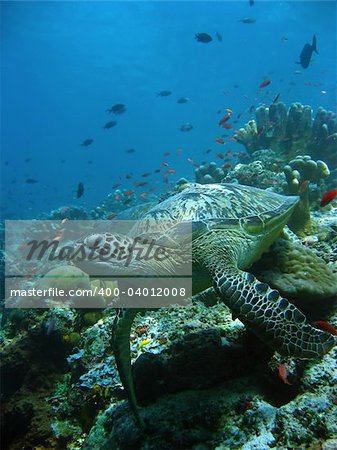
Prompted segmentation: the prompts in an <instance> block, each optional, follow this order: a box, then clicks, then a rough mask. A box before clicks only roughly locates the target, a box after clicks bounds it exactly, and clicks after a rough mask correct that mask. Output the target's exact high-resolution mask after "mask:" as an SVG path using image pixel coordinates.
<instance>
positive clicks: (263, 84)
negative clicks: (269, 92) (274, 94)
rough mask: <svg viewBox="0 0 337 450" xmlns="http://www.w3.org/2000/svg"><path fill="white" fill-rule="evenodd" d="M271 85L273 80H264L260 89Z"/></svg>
mask: <svg viewBox="0 0 337 450" xmlns="http://www.w3.org/2000/svg"><path fill="white" fill-rule="evenodd" d="M270 83H271V80H264V81H262V83H261V84H260V86H259V87H260V88H264V87H266V86H268V85H269V84H270Z"/></svg>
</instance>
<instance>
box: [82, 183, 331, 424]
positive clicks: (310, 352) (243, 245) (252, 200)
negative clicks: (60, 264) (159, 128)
mask: <svg viewBox="0 0 337 450" xmlns="http://www.w3.org/2000/svg"><path fill="white" fill-rule="evenodd" d="M298 201H299V198H298V197H295V196H291V197H289V196H283V195H279V194H276V193H273V192H270V191H264V190H261V189H257V188H254V187H250V186H242V185H238V184H206V185H201V184H197V183H195V184H188V185H186V188H185V189H182V190H181V192H179V193H177V194H176V195H173V196H171V197H169V198H167V199H166V200H164V201H162V202H161V203H159V204H157V205H156V206H154V207H152V208H151V209H150V210H149V211H148V212H147V213H146V214H145V216H144V217H143V218H142V219H141V220H140V221H139V222H137V223H136V225H135V226H134V228H133V229H132V230H131V231H130V233H129V235H128V237H121V236H120V235H109V234H106V235H104V234H102V235H97V234H95V235H92V236H89V237H88V238H86V239H84V241H82V242H80V243H79V244H78V245H81V246H82V247H83V246H84V248H85V250H86V251H87V252H88V253H90V252H91V253H92V252H93V251H94V252H95V253H97V254H99V252H100V251H101V250H102V249H103V248H104V249H105V252H106V251H107V249H109V246H110V248H111V249H112V248H113V244H114V243H116V241H118V243H123V245H129V244H130V241H128V240H129V239H132V237H134V236H138V235H139V234H142V235H144V233H145V235H146V230H149V227H150V224H151V223H152V224H156V225H157V228H151V233H153V229H157V230H158V231H157V234H158V236H157V238H158V239H162V238H163V237H165V238H167V241H168V242H173V243H174V235H173V234H172V228H171V227H170V226H169V224H170V223H171V222H170V221H178V223H189V222H192V230H193V232H192V248H193V252H192V255H193V287H194V291H198V290H199V291H200V290H203V289H204V288H205V287H207V282H206V281H205V280H206V279H210V280H211V281H210V283H209V284H208V286H211V284H212V281H213V288H214V290H215V292H216V294H217V296H218V298H219V299H220V300H222V301H223V302H224V303H225V304H226V305H227V306H228V307H229V308H230V309H231V311H232V314H233V316H234V317H237V318H239V319H240V320H241V321H242V322H243V323H244V324H245V325H246V326H247V327H248V328H250V329H251V330H252V331H253V332H254V333H255V334H256V335H257V336H258V337H259V338H260V339H262V340H263V341H264V342H265V343H266V344H268V345H269V346H270V347H272V348H273V349H274V350H276V351H278V352H279V353H280V354H283V355H288V356H295V357H299V358H311V357H317V356H321V355H323V354H325V353H326V352H328V351H329V350H330V349H331V348H332V347H333V346H334V344H335V338H334V337H333V336H332V335H330V334H328V333H325V332H323V331H321V330H318V329H316V328H314V327H312V326H311V325H310V324H309V323H307V321H306V317H305V316H304V314H302V312H300V311H299V309H297V308H296V307H295V306H294V305H293V304H291V303H289V301H288V300H286V299H285V298H283V297H282V296H281V295H280V294H279V292H278V291H276V290H275V289H272V288H270V287H269V286H268V285H267V284H266V283H262V282H260V281H259V280H258V279H256V278H255V276H253V275H252V274H250V273H249V272H246V271H245V270H246V269H247V268H249V267H250V266H251V264H252V263H253V262H254V261H256V260H258V259H259V258H260V256H261V254H262V253H263V252H264V251H265V250H266V249H267V248H268V247H269V246H270V245H271V244H272V243H273V242H274V241H275V239H276V238H277V237H278V236H279V235H280V233H281V231H282V229H283V227H284V226H285V225H286V223H287V221H288V219H289V218H290V216H291V215H292V213H293V210H294V208H295V206H296V205H297V203H298ZM149 234H150V233H149ZM97 237H100V238H101V240H100V242H101V244H97ZM151 237H153V234H152V235H151ZM180 263H181V261H179V260H177V261H176V264H180ZM75 264H77V265H78V266H79V267H80V268H82V269H83V270H84V271H86V272H89V273H90V272H92V269H93V267H97V265H100V269H101V270H103V272H104V273H105V274H109V273H111V274H114V275H116V274H119V275H123V273H125V267H124V266H122V265H121V264H120V262H118V261H116V258H111V260H110V261H108V262H107V261H106V259H104V261H100V260H99V259H98V260H96V261H88V260H87V261H84V260H83V259H81V260H80V261H78V262H76V261H75ZM137 264H140V263H139V261H136V260H132V261H131V263H130V267H132V266H133V265H134V268H135V272H137V269H138V268H139V267H137ZM148 264H152V265H153V264H158V262H156V261H155V262H152V263H148ZM143 268H144V267H143ZM151 269H153V266H152V267H151ZM128 273H130V270H129V271H128ZM206 275H207V276H206ZM137 312H139V311H138V310H137V309H126V310H125V309H124V310H120V311H119V313H118V314H117V317H116V320H115V323H114V332H113V345H114V351H115V357H116V363H117V366H118V371H119V374H120V377H121V380H122V383H123V385H124V387H125V389H126V392H127V394H128V398H129V401H130V404H131V407H132V409H133V412H134V414H135V416H136V418H137V420H138V421H139V422H140V418H139V415H138V410H137V403H136V397H135V392H134V387H133V380H132V374H131V362H130V341H129V335H130V329H131V326H132V322H133V319H134V317H135V315H136V314H137Z"/></svg>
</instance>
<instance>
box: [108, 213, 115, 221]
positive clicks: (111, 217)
mask: <svg viewBox="0 0 337 450" xmlns="http://www.w3.org/2000/svg"><path fill="white" fill-rule="evenodd" d="M115 217H117V214H113V213H112V214H109V215H108V217H107V219H108V220H112V219H114V218H115Z"/></svg>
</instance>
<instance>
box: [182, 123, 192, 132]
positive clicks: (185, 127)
mask: <svg viewBox="0 0 337 450" xmlns="http://www.w3.org/2000/svg"><path fill="white" fill-rule="evenodd" d="M192 129H193V125H192V124H191V123H189V122H186V123H184V124H183V125H181V127H180V131H185V132H187V131H191V130H192Z"/></svg>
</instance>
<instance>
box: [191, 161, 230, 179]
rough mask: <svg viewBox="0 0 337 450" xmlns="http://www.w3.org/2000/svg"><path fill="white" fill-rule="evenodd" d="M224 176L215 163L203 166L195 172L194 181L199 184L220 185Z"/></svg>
mask: <svg viewBox="0 0 337 450" xmlns="http://www.w3.org/2000/svg"><path fill="white" fill-rule="evenodd" d="M224 176H225V172H224V170H223V169H222V168H221V167H219V166H217V164H216V163H215V162H211V163H207V164H203V165H201V166H200V167H199V168H198V169H196V171H195V181H196V182H197V183H200V184H207V183H221V181H222V179H223V178H224Z"/></svg>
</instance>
